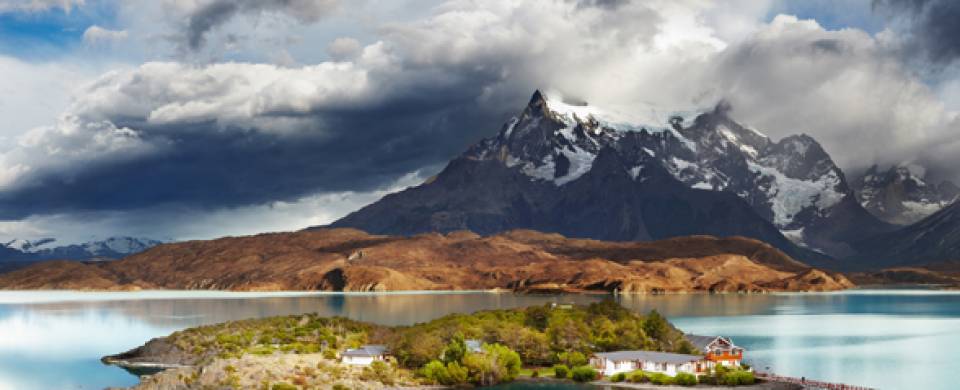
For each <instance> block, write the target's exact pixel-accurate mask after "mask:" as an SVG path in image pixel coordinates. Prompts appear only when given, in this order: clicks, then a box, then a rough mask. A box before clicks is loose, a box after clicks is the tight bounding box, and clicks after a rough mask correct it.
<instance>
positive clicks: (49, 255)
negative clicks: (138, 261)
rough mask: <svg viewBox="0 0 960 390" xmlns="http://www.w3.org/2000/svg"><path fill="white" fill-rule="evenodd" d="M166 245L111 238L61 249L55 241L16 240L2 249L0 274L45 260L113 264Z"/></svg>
mask: <svg viewBox="0 0 960 390" xmlns="http://www.w3.org/2000/svg"><path fill="white" fill-rule="evenodd" d="M161 243H162V242H160V241H157V240H152V239H148V238H136V237H123V236H119V237H110V238H107V239H105V240H100V241H90V242H86V243H82V244H70V245H62V246H58V245H57V241H56V239H54V238H43V239H38V240H24V239H13V240H10V241H8V242H6V243H5V244H3V245H2V246H0V272H2V271H4V270H9V269H13V268H19V267H22V266H24V265H27V264H30V263H33V262H37V261H41V260H51V259H57V260H110V259H119V258H122V257H125V256H129V255H132V254H135V253H140V252H143V251H144V250H147V249H149V248H151V247H154V246H156V245H159V244H161Z"/></svg>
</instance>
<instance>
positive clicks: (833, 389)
mask: <svg viewBox="0 0 960 390" xmlns="http://www.w3.org/2000/svg"><path fill="white" fill-rule="evenodd" d="M754 375H756V377H757V378H760V379H763V380H766V381H770V382H781V383H790V384H794V385H800V386H803V387H804V388H810V389H825V390H876V389H874V388H872V387H865V386H856V385H846V384H843V383H831V382H824V381H818V380H812V379H806V378H794V377H792V376H782V375H776V374H769V373H760V372H757V373H754Z"/></svg>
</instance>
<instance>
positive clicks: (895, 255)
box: [858, 203, 960, 269]
mask: <svg viewBox="0 0 960 390" xmlns="http://www.w3.org/2000/svg"><path fill="white" fill-rule="evenodd" d="M858 249H859V250H860V252H861V254H860V255H859V256H858V257H859V258H860V260H861V262H862V263H867V262H869V263H870V264H872V265H873V266H874V267H875V268H880V267H893V266H909V265H927V264H934V263H937V264H943V263H949V262H956V261H957V260H960V203H953V204H951V205H950V206H947V207H945V208H944V209H942V210H940V211H938V212H936V213H933V214H932V215H930V216H929V217H927V218H924V219H923V220H920V221H919V222H917V223H914V224H912V225H910V226H906V227H904V228H902V229H899V230H896V231H893V232H890V233H886V234H881V235H879V236H876V237H873V238H870V239H867V240H865V241H863V242H861V243H859V244H858ZM956 268H958V269H960V267H956Z"/></svg>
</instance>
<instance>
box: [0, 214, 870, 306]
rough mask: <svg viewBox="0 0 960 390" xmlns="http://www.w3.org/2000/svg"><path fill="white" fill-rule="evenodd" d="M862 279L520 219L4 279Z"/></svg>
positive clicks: (221, 285) (223, 249)
mask: <svg viewBox="0 0 960 390" xmlns="http://www.w3.org/2000/svg"><path fill="white" fill-rule="evenodd" d="M851 286H852V283H850V282H849V281H848V280H847V279H846V278H844V277H843V276H840V275H834V274H828V273H825V272H821V271H818V270H813V269H811V268H809V267H808V266H806V265H804V264H802V263H799V262H797V261H794V260H793V259H791V258H790V257H789V256H787V255H785V254H784V253H783V252H781V251H779V250H778V249H776V248H773V247H772V246H770V245H768V244H765V243H763V242H760V241H757V240H753V239H747V238H740V237H733V238H724V239H718V238H715V237H710V236H691V237H683V238H674V239H668V240H662V241H655V242H605V241H596V240H584V239H568V238H565V237H563V236H560V235H557V234H544V233H539V232H534V231H529V230H515V231H510V232H506V233H502V234H499V235H495V236H489V237H481V236H478V235H476V234H473V233H470V232H453V233H449V234H446V235H441V234H423V235H418V236H414V237H399V236H378V235H370V234H367V233H364V232H362V231H359V230H355V229H320V230H314V231H303V232H294V233H271V234H261V235H256V236H249V237H228V238H221V239H216V240H210V241H189V242H181V243H175V244H164V245H159V246H157V247H154V248H152V249H150V250H147V251H145V252H143V253H140V254H137V255H133V256H130V257H127V258H125V259H122V260H119V261H115V262H109V263H98V264H83V263H74V262H62V261H60V262H48V263H42V264H38V265H35V266H32V267H29V268H26V269H22V270H18V271H14V272H11V273H8V274H2V275H0V288H2V289H90V290H136V289H210V290H213V289H216V290H242V291H253V290H323V291H394V290H468V289H495V288H500V289H514V290H527V291H546V290H571V291H582V290H595V291H614V290H616V291H620V292H684V291H718V292H719V291H723V292H733V291H752V292H762V291H778V290H789V291H823V290H837V289H844V288H849V287H851Z"/></svg>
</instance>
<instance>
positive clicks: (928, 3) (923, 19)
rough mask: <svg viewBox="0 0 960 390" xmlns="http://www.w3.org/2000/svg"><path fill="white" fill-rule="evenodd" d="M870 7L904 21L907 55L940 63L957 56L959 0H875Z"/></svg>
mask: <svg viewBox="0 0 960 390" xmlns="http://www.w3.org/2000/svg"><path fill="white" fill-rule="evenodd" d="M873 4H874V7H875V8H876V9H878V10H880V11H881V12H885V13H886V14H887V15H888V16H890V17H892V18H894V19H897V20H902V21H905V22H906V23H907V32H908V33H909V35H908V37H907V43H908V46H907V48H906V49H907V54H908V55H916V54H919V55H922V56H923V57H924V58H926V59H927V60H929V61H930V62H931V63H933V64H934V65H938V66H944V65H949V64H951V63H953V62H954V61H955V60H956V59H957V58H958V57H960V22H958V20H960V1H956V0H875V1H874V3H873Z"/></svg>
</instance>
